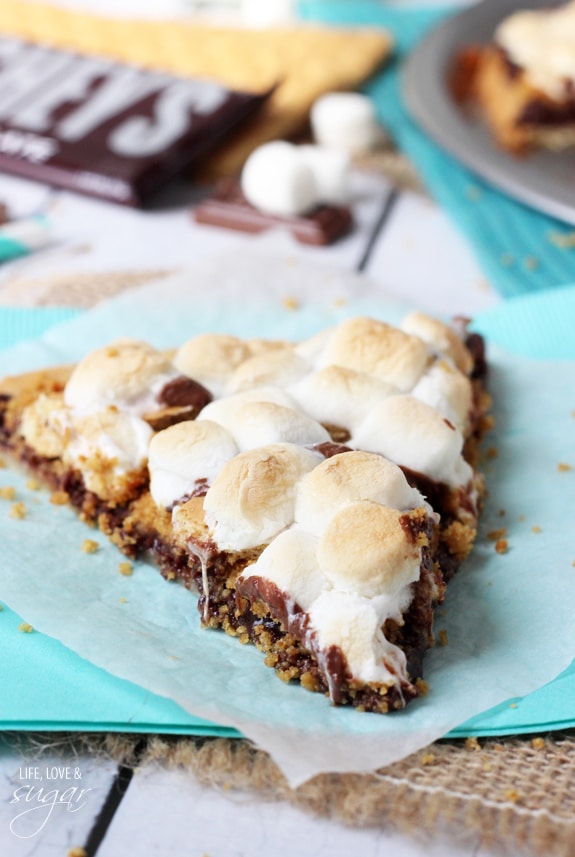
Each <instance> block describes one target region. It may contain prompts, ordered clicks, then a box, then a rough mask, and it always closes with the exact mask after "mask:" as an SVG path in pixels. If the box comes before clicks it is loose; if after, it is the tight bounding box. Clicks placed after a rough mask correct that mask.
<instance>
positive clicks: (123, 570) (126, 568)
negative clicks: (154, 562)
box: [118, 562, 132, 577]
mask: <svg viewBox="0 0 575 857" xmlns="http://www.w3.org/2000/svg"><path fill="white" fill-rule="evenodd" d="M118 569H119V572H120V574H123V575H124V577H130V575H131V574H132V563H131V562H121V563H119V565H118Z"/></svg>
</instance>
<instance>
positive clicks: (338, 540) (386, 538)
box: [317, 500, 421, 598]
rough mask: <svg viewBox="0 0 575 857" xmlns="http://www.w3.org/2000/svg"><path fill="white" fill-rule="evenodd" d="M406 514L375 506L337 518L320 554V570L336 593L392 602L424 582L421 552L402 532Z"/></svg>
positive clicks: (352, 508)
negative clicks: (390, 599)
mask: <svg viewBox="0 0 575 857" xmlns="http://www.w3.org/2000/svg"><path fill="white" fill-rule="evenodd" d="M404 514H405V513H403V512H399V511H398V510H397V509H390V508H389V507H388V506H383V505H381V504H380V503H373V502H372V501H370V500H360V501H358V502H357V503H351V504H350V505H348V506H345V507H344V508H343V509H340V511H339V512H336V514H335V515H334V516H333V517H332V519H331V520H330V522H329V524H328V525H327V527H326V529H325V532H324V533H323V535H322V537H321V539H320V541H319V545H318V549H317V558H318V562H319V565H320V568H321V570H322V571H323V573H324V574H325V576H326V577H327V579H328V580H329V581H330V583H331V584H332V586H333V587H334V589H339V590H341V591H344V592H356V593H357V594H358V595H363V596H365V597H366V598H373V597H375V596H377V595H386V596H388V597H390V598H393V597H394V596H395V595H397V594H398V592H399V591H400V589H403V588H404V587H405V586H407V585H408V584H410V583H413V582H414V581H416V580H418V579H419V575H420V569H421V548H419V547H417V546H416V545H415V544H414V542H413V541H412V540H411V539H410V538H409V536H408V534H407V533H406V531H405V529H404V528H403V527H402V525H401V518H402V517H403V516H404Z"/></svg>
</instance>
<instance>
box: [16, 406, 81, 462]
mask: <svg viewBox="0 0 575 857" xmlns="http://www.w3.org/2000/svg"><path fill="white" fill-rule="evenodd" d="M70 429H71V414H70V411H69V409H68V408H66V406H65V405H64V401H63V399H62V397H61V396H46V395H45V394H44V393H42V394H41V395H40V396H38V398H37V399H36V400H35V401H34V402H32V404H31V405H28V407H27V408H26V409H25V410H24V413H23V414H22V422H21V424H20V432H21V434H22V436H23V438H24V440H25V441H26V443H27V444H28V446H31V447H32V449H35V450H36V452H39V453H40V455H45V456H46V457H47V458H57V457H58V456H60V455H62V454H63V452H64V449H65V447H66V443H67V441H68V439H69V434H70Z"/></svg>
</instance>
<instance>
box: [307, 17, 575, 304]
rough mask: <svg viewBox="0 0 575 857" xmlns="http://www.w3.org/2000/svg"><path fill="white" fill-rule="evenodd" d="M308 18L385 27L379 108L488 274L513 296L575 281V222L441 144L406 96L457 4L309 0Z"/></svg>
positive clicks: (375, 91)
mask: <svg viewBox="0 0 575 857" xmlns="http://www.w3.org/2000/svg"><path fill="white" fill-rule="evenodd" d="M299 8H300V14H301V17H302V18H304V19H307V20H314V21H321V22H324V23H328V24H336V25H346V26H377V27H385V28H387V29H388V30H390V32H391V33H392V34H393V37H394V39H395V43H396V53H395V58H394V60H393V62H392V63H391V64H390V65H388V66H387V67H386V68H385V69H384V71H383V72H381V73H380V74H378V75H377V76H376V77H375V78H374V79H373V80H372V81H370V83H369V84H368V85H367V86H366V88H365V89H366V92H367V93H369V95H371V96H372V98H373V99H374V101H375V104H376V106H377V111H378V115H379V117H380V119H381V121H382V122H383V124H384V125H385V126H386V127H387V128H388V129H389V130H390V132H391V133H392V134H393V136H394V138H395V139H396V141H397V143H398V144H399V146H400V147H401V149H402V150H403V151H404V152H405V153H406V154H407V155H408V156H409V157H410V158H411V159H412V160H413V162H414V163H415V164H416V165H417V168H418V170H419V172H420V174H421V176H422V177H423V179H424V181H425V183H426V185H427V187H428V188H429V190H430V192H431V194H432V195H433V197H434V198H435V200H436V201H437V202H438V203H439V205H441V206H442V207H443V208H444V209H445V211H446V212H448V214H449V215H450V216H451V218H452V220H453V221H454V223H455V224H456V226H457V227H458V228H459V229H460V230H461V231H462V232H463V233H464V234H465V235H466V236H467V238H468V239H469V241H470V243H471V245H472V247H473V248H474V250H475V253H476V257H477V260H478V263H479V265H480V266H481V268H482V270H483V272H484V273H485V275H486V277H487V279H488V280H489V281H490V283H491V284H492V285H493V286H494V288H495V289H497V291H498V292H499V293H500V294H501V295H502V296H503V297H505V298H513V297H516V296H518V295H522V294H527V293H532V292H536V291H539V290H544V289H549V288H553V287H556V286H562V285H565V284H567V283H571V282H573V281H574V280H575V248H569V247H559V246H557V244H556V243H554V240H552V239H555V236H556V235H557V234H560V235H561V234H569V233H572V231H573V229H572V227H569V226H566V225H565V224H563V223H561V222H559V221H557V220H555V219H553V218H551V217H548V216H547V215H545V214H542V213H540V212H538V211H535V210H533V209H530V208H528V207H527V206H525V205H523V204H521V203H519V202H516V201H515V200H513V199H511V198H510V197H507V196H506V195H505V194H503V193H500V192H499V191H497V190H496V189H495V188H493V187H492V186H490V185H489V184H488V183H487V182H485V181H483V180H482V179H480V178H479V177H477V176H476V175H474V174H473V173H472V172H470V171H469V170H468V169H466V168H465V167H463V166H462V165H461V164H459V163H458V162H457V161H456V160H455V159H454V158H452V157H451V156H450V155H448V154H446V153H445V152H443V151H442V150H441V149H440V148H439V147H438V146H436V145H435V143H433V142H432V141H431V140H430V139H429V138H428V137H427V136H426V135H425V134H424V133H423V132H422V131H420V130H419V128H418V127H417V126H416V125H415V124H414V123H413V122H412V121H411V119H410V118H409V116H408V114H407V112H406V108H405V105H404V103H403V100H402V96H401V68H402V60H403V59H404V58H405V56H406V55H407V54H408V53H409V52H410V51H411V50H413V48H414V47H415V46H416V45H417V43H418V42H419V41H420V39H421V38H422V37H423V36H424V35H425V33H427V32H428V31H429V29H430V28H431V27H433V26H435V25H436V24H438V23H439V22H440V21H441V20H442V19H443V18H444V17H445V16H446V15H447V14H449V13H452V10H449V11H448V10H445V9H436V8H433V9H429V8H427V9H408V10H402V9H399V8H388V7H386V5H385V3H384V2H382V0H301V2H300V6H299Z"/></svg>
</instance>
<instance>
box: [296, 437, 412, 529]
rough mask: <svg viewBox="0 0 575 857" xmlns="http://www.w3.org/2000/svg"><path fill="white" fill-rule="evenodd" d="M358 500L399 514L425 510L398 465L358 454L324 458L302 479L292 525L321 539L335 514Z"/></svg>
mask: <svg viewBox="0 0 575 857" xmlns="http://www.w3.org/2000/svg"><path fill="white" fill-rule="evenodd" d="M360 500H371V501H373V502H375V503H382V504H384V505H385V506H389V507H391V508H393V509H402V510H407V509H415V508H417V507H418V506H425V501H424V499H423V496H422V495H421V494H420V493H419V491H418V490H417V489H416V488H412V487H411V486H410V485H409V483H408V482H407V479H406V478H405V476H404V475H403V472H402V470H401V469H400V468H399V467H398V466H397V464H393V463H392V462H391V461H388V460H387V459H386V458H383V456H381V455H377V454H375V453H371V452H362V451H359V450H357V451H354V452H342V453H340V454H339V455H334V456H332V457H331V458H326V459H325V461H322V463H321V464H320V465H319V466H318V467H316V468H314V470H312V471H311V472H310V473H308V474H307V476H304V478H303V479H302V480H301V482H300V483H299V485H298V486H297V491H296V502H295V521H296V523H297V524H299V525H300V526H301V527H302V528H303V529H305V530H307V531H308V532H310V533H314V534H315V535H317V536H321V535H322V534H323V532H324V531H325V529H326V527H327V526H328V524H329V522H330V520H331V519H332V518H333V516H334V515H335V514H336V513H337V512H339V511H340V510H341V509H343V508H344V507H346V506H349V505H351V504H353V503H356V502H358V501H360Z"/></svg>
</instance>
